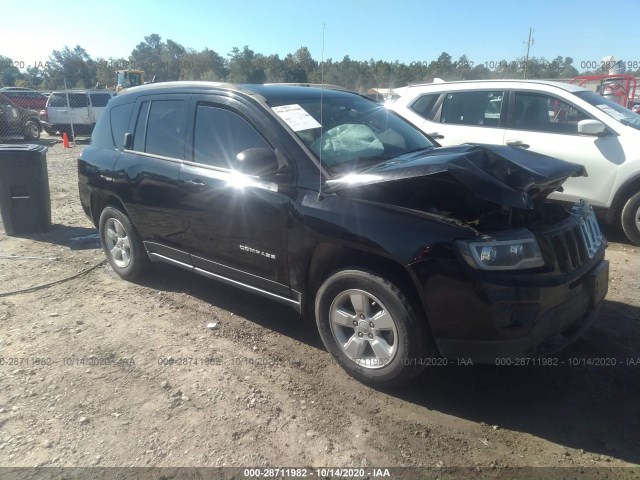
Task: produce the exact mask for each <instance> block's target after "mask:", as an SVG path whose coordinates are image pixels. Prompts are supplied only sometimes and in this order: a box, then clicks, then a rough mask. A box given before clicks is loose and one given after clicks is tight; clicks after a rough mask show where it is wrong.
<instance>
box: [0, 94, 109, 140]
mask: <svg viewBox="0 0 640 480" xmlns="http://www.w3.org/2000/svg"><path fill="white" fill-rule="evenodd" d="M115 94H116V92H115V91H114V90H110V89H64V88H61V89H59V90H54V91H49V92H39V91H36V90H33V89H29V88H22V87H3V88H0V143H37V144H43V145H52V144H54V143H57V142H60V141H62V139H63V136H64V134H66V137H67V139H68V140H69V141H72V140H73V139H74V138H76V137H79V136H80V137H88V136H90V135H91V132H92V130H93V127H94V125H95V123H96V122H97V120H98V118H100V115H101V114H102V111H103V110H104V108H105V107H106V106H107V103H108V102H109V100H110V99H111V98H112V97H113V96H115Z"/></svg>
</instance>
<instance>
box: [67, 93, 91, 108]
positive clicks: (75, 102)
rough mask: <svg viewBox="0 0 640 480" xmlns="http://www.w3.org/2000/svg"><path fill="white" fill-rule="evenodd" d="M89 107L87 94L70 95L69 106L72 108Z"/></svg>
mask: <svg viewBox="0 0 640 480" xmlns="http://www.w3.org/2000/svg"><path fill="white" fill-rule="evenodd" d="M65 104H66V103H65ZM88 105H89V102H88V98H87V94H86V93H70V94H69V106H70V107H71V108H83V107H87V106H88Z"/></svg>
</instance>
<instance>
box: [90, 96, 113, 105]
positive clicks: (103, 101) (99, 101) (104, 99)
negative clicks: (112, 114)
mask: <svg viewBox="0 0 640 480" xmlns="http://www.w3.org/2000/svg"><path fill="white" fill-rule="evenodd" d="M89 97H90V98H91V105H92V106H94V107H106V106H107V103H109V100H111V95H109V94H108V93H91V94H89Z"/></svg>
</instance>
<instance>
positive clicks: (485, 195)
mask: <svg viewBox="0 0 640 480" xmlns="http://www.w3.org/2000/svg"><path fill="white" fill-rule="evenodd" d="M583 175H586V172H585V170H584V168H583V167H582V166H580V165H575V164H572V163H568V162H564V161H561V160H557V159H554V158H550V157H547V156H543V155H538V154H535V153H531V152H527V151H522V150H519V149H516V148H512V147H501V146H479V145H462V146H460V147H454V148H446V149H444V148H443V149H437V150H433V151H429V152H426V153H425V152H416V153H414V154H409V155H405V156H404V157H402V158H399V159H395V160H392V161H388V162H385V163H383V164H381V165H377V166H375V167H373V168H370V169H368V170H366V171H364V172H360V173H357V174H352V175H347V176H343V177H340V178H337V179H335V180H332V181H331V182H330V185H331V186H330V187H329V190H330V191H333V192H335V193H337V194H346V195H348V196H349V197H350V198H357V199H359V200H361V201H365V202H372V203H376V204H383V205H385V206H386V208H392V209H399V210H403V211H407V212H414V213H415V214H416V215H419V216H421V217H427V218H429V219H431V220H433V221H437V222H441V223H447V224H449V225H451V224H456V225H458V226H459V227H460V229H459V232H460V234H459V236H458V238H454V239H453V242H454V245H455V251H456V252H457V253H456V254H455V255H454V256H452V257H451V258H438V259H426V260H418V261H416V262H413V263H412V264H411V265H409V268H410V269H411V270H412V271H413V274H414V275H415V277H416V278H418V279H419V285H420V287H419V288H420V289H421V291H420V295H421V297H422V300H423V303H424V305H425V311H426V313H427V316H428V318H429V324H430V328H431V330H432V333H433V336H434V340H435V343H436V345H437V346H438V349H439V351H440V353H441V354H442V355H443V356H445V357H449V358H452V357H456V356H458V357H459V356H465V357H469V358H472V359H473V360H474V361H478V362H485V363H486V362H488V363H493V362H494V361H495V360H496V358H499V357H515V356H519V355H523V356H537V355H546V354H550V353H553V352H555V351H557V350H559V349H561V348H563V347H565V346H566V345H568V344H569V343H571V342H572V341H573V340H574V339H575V338H577V337H578V336H579V335H580V334H581V333H582V332H584V331H585V330H586V328H588V326H589V325H590V324H591V322H592V321H593V320H594V319H595V317H596V314H597V310H598V307H599V305H600V303H601V302H602V300H603V299H604V296H605V295H606V292H607V285H608V263H607V262H606V260H604V249H605V248H606V241H605V239H604V238H603V236H602V234H601V232H600V229H599V227H598V223H597V221H596V218H595V215H594V213H593V210H592V208H591V207H590V206H589V205H588V204H587V203H585V202H580V203H578V204H575V205H573V206H567V205H564V204H560V203H556V202H550V201H547V196H548V195H549V194H550V193H551V192H553V191H555V190H557V189H558V188H561V185H562V183H563V182H564V181H565V180H566V179H567V178H569V177H572V176H583Z"/></svg>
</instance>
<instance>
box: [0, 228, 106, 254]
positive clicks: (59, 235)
mask: <svg viewBox="0 0 640 480" xmlns="http://www.w3.org/2000/svg"><path fill="white" fill-rule="evenodd" d="M0 231H4V227H3V226H2V224H1V223H0ZM3 233H4V232H3ZM12 236H13V237H17V238H26V239H29V240H33V241H35V242H41V243H51V244H53V245H62V246H64V247H69V248H70V249H71V250H89V249H94V248H100V240H99V238H98V231H97V230H96V229H95V228H86V227H70V226H68V225H62V224H58V223H54V224H53V225H51V228H50V229H49V230H47V231H46V232H41V233H19V234H15V235H12Z"/></svg>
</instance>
